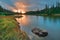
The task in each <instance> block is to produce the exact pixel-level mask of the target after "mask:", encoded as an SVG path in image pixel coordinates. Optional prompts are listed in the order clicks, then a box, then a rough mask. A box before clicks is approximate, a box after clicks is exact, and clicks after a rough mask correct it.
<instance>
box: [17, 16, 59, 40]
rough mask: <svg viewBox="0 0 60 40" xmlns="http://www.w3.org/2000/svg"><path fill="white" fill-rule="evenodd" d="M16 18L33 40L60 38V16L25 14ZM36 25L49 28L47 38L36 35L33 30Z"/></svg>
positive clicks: (57, 39) (54, 39) (55, 39)
mask: <svg viewBox="0 0 60 40" xmlns="http://www.w3.org/2000/svg"><path fill="white" fill-rule="evenodd" d="M16 19H17V21H18V22H19V23H20V26H21V29H22V30H24V31H26V33H27V34H28V35H29V37H30V38H31V40H60V17H51V16H30V15H23V17H22V18H16ZM34 27H38V28H42V29H45V30H47V31H48V33H49V35H48V36H47V37H45V38H41V37H38V36H36V35H34V34H33V33H32V32H31V30H32V28H34Z"/></svg>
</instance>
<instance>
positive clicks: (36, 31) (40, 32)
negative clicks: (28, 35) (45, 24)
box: [32, 28, 48, 37]
mask: <svg viewBox="0 0 60 40" xmlns="http://www.w3.org/2000/svg"><path fill="white" fill-rule="evenodd" d="M32 32H33V33H34V34H36V35H38V36H39V37H46V36H47V35H48V32H47V31H46V30H42V29H39V28H34V29H32Z"/></svg>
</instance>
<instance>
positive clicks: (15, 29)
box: [0, 16, 30, 40]
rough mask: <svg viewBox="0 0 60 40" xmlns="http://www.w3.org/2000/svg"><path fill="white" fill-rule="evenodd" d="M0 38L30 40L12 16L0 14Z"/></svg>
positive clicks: (5, 39)
mask: <svg viewBox="0 0 60 40" xmlns="http://www.w3.org/2000/svg"><path fill="white" fill-rule="evenodd" d="M0 40H30V39H29V37H28V36H27V34H26V33H25V32H24V31H22V30H20V26H19V25H18V23H17V21H16V20H15V18H14V17H12V16H0Z"/></svg>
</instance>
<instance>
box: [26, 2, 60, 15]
mask: <svg viewBox="0 0 60 40" xmlns="http://www.w3.org/2000/svg"><path fill="white" fill-rule="evenodd" d="M26 14H29V15H55V14H60V3H59V2H58V3H57V4H56V6H54V5H52V6H51V7H50V8H49V6H48V5H45V8H44V9H43V10H37V11H29V12H27V13H26Z"/></svg>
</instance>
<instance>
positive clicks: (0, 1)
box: [0, 0, 59, 10]
mask: <svg viewBox="0 0 60 40" xmlns="http://www.w3.org/2000/svg"><path fill="white" fill-rule="evenodd" d="M56 2H59V0H0V5H1V6H2V7H3V8H5V9H9V10H12V9H15V8H16V9H18V8H20V9H24V10H37V9H40V10H41V9H43V8H44V7H45V5H46V4H47V5H49V7H50V6H52V5H53V4H54V5H56ZM22 6H24V7H23V8H22Z"/></svg>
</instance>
